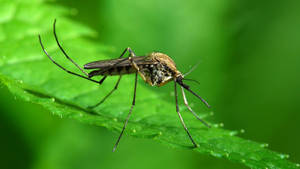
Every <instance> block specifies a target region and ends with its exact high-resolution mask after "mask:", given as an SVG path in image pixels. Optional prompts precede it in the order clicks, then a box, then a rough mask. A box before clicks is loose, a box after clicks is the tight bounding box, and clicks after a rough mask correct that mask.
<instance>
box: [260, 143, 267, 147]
mask: <svg viewBox="0 0 300 169" xmlns="http://www.w3.org/2000/svg"><path fill="white" fill-rule="evenodd" d="M268 146H269V144H267V143H266V144H261V145H260V147H262V148H265V147H268Z"/></svg>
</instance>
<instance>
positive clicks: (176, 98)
mask: <svg viewBox="0 0 300 169" xmlns="http://www.w3.org/2000/svg"><path fill="white" fill-rule="evenodd" d="M174 90H175V103H176V112H177V114H178V116H179V119H180V122H181V124H182V126H183V128H184V130H185V131H186V133H187V134H188V136H189V138H190V140H191V141H192V143H193V144H194V147H197V144H196V143H195V141H194V139H193V138H192V136H191V134H190V132H189V130H188V129H187V127H186V125H185V123H184V121H183V118H182V116H181V114H180V112H179V106H178V95H177V87H176V79H175V80H174Z"/></svg>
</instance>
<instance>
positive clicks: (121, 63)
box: [84, 56, 155, 69]
mask: <svg viewBox="0 0 300 169" xmlns="http://www.w3.org/2000/svg"><path fill="white" fill-rule="evenodd" d="M146 58H147V57H146V56H136V57H132V59H133V61H134V62H135V63H136V64H137V65H146V64H155V63H154V62H153V61H152V60H147V59H146ZM126 66H131V62H130V60H129V59H128V58H120V59H111V60H99V61H95V62H91V63H87V64H85V65H84V68H85V69H103V68H110V67H126Z"/></svg>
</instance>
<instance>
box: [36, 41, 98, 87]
mask: <svg viewBox="0 0 300 169" xmlns="http://www.w3.org/2000/svg"><path fill="white" fill-rule="evenodd" d="M39 41H40V44H41V47H42V49H43V51H44V53H45V54H46V55H47V56H48V58H49V59H50V60H51V61H52V62H53V63H54V64H55V65H57V66H58V67H59V68H61V69H62V70H64V71H66V72H67V73H70V74H72V75H75V76H78V77H81V78H84V79H87V80H89V81H92V82H95V83H98V84H100V83H99V82H98V81H96V80H93V79H91V78H88V77H86V76H82V75H80V74H77V73H75V72H71V71H69V70H67V69H65V68H64V67H63V66H61V65H60V64H58V63H57V62H55V61H54V60H53V58H52V57H51V56H50V55H49V54H48V52H47V51H46V49H45V48H44V45H43V43H42V39H41V36H40V35H39Z"/></svg>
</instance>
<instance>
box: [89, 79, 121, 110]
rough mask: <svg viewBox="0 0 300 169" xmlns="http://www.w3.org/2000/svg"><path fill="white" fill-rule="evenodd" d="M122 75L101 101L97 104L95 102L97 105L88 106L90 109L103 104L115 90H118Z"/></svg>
mask: <svg viewBox="0 0 300 169" xmlns="http://www.w3.org/2000/svg"><path fill="white" fill-rule="evenodd" d="M121 77H122V76H121V75H120V76H119V79H118V81H117V83H116V85H115V87H114V88H113V89H112V90H111V91H110V92H109V93H108V94H107V95H106V96H105V97H104V98H103V99H102V100H101V101H100V102H98V103H97V104H95V105H93V106H89V107H88V108H89V109H93V108H95V107H97V106H99V105H100V104H102V103H103V102H104V101H105V100H106V99H107V98H108V97H109V96H110V95H111V94H112V93H113V92H114V91H115V90H117V89H118V86H119V83H120V80H121Z"/></svg>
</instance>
